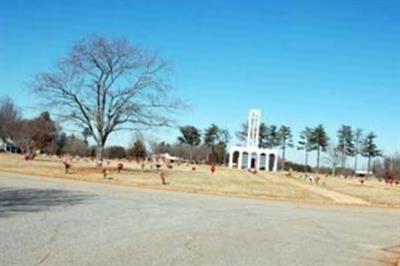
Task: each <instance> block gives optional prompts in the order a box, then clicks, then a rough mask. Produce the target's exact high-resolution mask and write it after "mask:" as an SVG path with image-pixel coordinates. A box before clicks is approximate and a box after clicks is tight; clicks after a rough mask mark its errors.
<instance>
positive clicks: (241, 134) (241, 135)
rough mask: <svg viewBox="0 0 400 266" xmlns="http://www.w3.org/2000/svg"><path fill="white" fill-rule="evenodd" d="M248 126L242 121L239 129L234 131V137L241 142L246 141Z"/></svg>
mask: <svg viewBox="0 0 400 266" xmlns="http://www.w3.org/2000/svg"><path fill="white" fill-rule="evenodd" d="M248 128H249V125H248V123H247V122H245V123H242V124H241V125H240V130H239V131H236V133H235V136H236V138H237V139H238V140H239V141H240V142H242V143H246V141H247V131H248Z"/></svg>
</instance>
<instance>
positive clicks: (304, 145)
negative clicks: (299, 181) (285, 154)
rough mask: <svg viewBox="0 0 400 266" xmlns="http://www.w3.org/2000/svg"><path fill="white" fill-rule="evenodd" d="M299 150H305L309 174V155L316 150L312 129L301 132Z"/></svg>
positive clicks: (306, 166)
mask: <svg viewBox="0 0 400 266" xmlns="http://www.w3.org/2000/svg"><path fill="white" fill-rule="evenodd" d="M297 149H298V150H304V165H305V172H306V173H307V168H308V155H309V153H310V152H311V151H313V150H315V149H316V147H315V144H314V141H313V129H312V128H309V127H306V128H305V129H304V130H303V131H301V133H300V140H299V142H298V146H297Z"/></svg>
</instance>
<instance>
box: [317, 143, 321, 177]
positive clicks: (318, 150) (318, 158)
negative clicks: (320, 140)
mask: <svg viewBox="0 0 400 266" xmlns="http://www.w3.org/2000/svg"><path fill="white" fill-rule="evenodd" d="M320 154H321V147H318V149H317V173H319V160H320Z"/></svg>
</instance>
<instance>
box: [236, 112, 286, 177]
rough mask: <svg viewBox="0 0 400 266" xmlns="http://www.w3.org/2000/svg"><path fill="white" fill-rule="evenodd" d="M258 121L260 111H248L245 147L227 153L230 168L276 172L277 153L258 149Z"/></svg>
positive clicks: (237, 147)
mask: <svg viewBox="0 0 400 266" xmlns="http://www.w3.org/2000/svg"><path fill="white" fill-rule="evenodd" d="M260 121H261V112H260V110H255V109H252V110H250V114H249V122H248V129H247V142H246V146H245V147H240V146H235V147H231V149H230V152H229V167H230V168H233V167H235V168H239V169H255V170H258V171H260V170H261V171H273V172H275V171H276V170H277V167H278V152H277V151H276V150H272V149H262V148H259V135H260Z"/></svg>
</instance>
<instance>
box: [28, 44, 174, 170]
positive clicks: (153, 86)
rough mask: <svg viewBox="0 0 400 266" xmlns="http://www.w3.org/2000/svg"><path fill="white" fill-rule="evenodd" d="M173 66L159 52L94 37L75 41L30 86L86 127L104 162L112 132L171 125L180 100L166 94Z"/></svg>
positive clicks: (81, 126)
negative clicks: (104, 152) (59, 59)
mask: <svg viewBox="0 0 400 266" xmlns="http://www.w3.org/2000/svg"><path fill="white" fill-rule="evenodd" d="M169 71H170V68H169V64H168V63H167V61H165V60H163V59H161V58H160V57H159V56H158V55H157V54H156V53H149V52H147V51H146V50H144V49H143V48H141V47H138V46H135V45H132V44H130V43H129V42H128V41H127V40H125V39H106V38H104V37H101V36H94V37H90V38H87V39H83V40H81V41H79V42H78V43H76V44H75V45H74V46H73V48H72V51H71V53H70V54H69V55H68V56H67V57H66V58H64V59H62V60H61V61H60V62H59V63H58V64H57V65H56V69H55V71H54V72H48V73H40V74H38V75H37V76H36V77H35V79H34V82H33V83H32V88H33V90H34V91H35V92H36V93H38V94H39V95H41V96H42V97H43V98H44V99H45V100H47V102H48V103H49V106H52V107H54V108H55V109H56V110H57V111H58V114H60V115H61V118H64V119H65V120H69V121H72V122H74V123H75V124H76V125H77V126H79V127H80V128H82V129H84V128H88V133H89V135H90V136H91V137H92V138H93V139H94V141H95V142H96V143H97V162H98V164H99V165H101V164H102V161H103V150H104V146H105V144H106V142H107V139H108V137H109V136H110V134H111V133H113V132H115V131H117V130H135V129H137V128H143V127H149V126H168V125H172V124H173V120H172V119H171V114H172V113H173V112H174V110H176V109H177V108H178V107H179V106H180V102H179V101H177V100H171V99H170V98H169V97H168V93H167V92H168V90H169V89H170V86H169V85H168V83H169V82H168V79H167V77H168V75H167V74H168V72H169Z"/></svg>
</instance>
